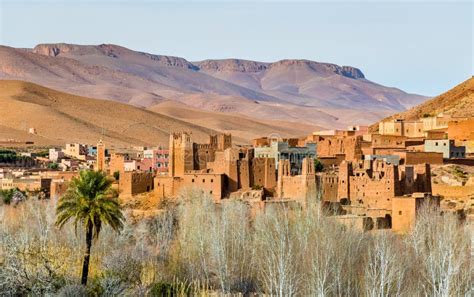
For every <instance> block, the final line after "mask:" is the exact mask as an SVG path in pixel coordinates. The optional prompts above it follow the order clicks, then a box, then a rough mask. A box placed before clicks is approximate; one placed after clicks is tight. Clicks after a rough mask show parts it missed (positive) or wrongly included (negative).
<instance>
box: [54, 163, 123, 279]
mask: <svg viewBox="0 0 474 297" xmlns="http://www.w3.org/2000/svg"><path fill="white" fill-rule="evenodd" d="M117 196H118V195H117V191H115V190H113V189H112V180H110V179H109V178H107V176H106V175H105V173H103V172H100V171H81V172H80V173H79V176H78V177H77V178H73V179H72V181H71V183H70V185H69V188H68V190H67V192H66V193H65V194H64V196H62V197H61V198H60V199H59V202H58V206H57V208H56V225H57V226H58V227H59V228H62V227H63V226H64V224H66V223H67V222H68V221H69V220H70V219H73V220H74V226H75V228H76V230H77V227H78V225H82V226H83V227H84V228H85V232H86V250H85V253H84V261H83V265H82V276H81V284H83V285H87V277H88V274H89V260H90V253H91V247H92V239H93V238H98V237H99V232H100V230H101V227H102V224H106V225H109V226H110V227H112V229H113V230H115V231H116V232H120V231H121V230H122V229H123V222H124V221H125V218H124V216H123V214H122V210H121V207H120V204H119V201H118V197H117Z"/></svg>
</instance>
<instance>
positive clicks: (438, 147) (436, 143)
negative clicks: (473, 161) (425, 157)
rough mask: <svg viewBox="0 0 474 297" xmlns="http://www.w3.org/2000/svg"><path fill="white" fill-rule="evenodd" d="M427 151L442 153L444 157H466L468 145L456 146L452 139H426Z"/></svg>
mask: <svg viewBox="0 0 474 297" xmlns="http://www.w3.org/2000/svg"><path fill="white" fill-rule="evenodd" d="M425 152H435V153H442V154H443V158H444V159H454V158H465V157H466V147H464V146H456V145H455V143H454V140H450V139H426V140H425Z"/></svg>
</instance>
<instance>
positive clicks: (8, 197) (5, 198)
mask: <svg viewBox="0 0 474 297" xmlns="http://www.w3.org/2000/svg"><path fill="white" fill-rule="evenodd" d="M0 198H1V200H2V202H3V203H4V204H7V205H8V204H10V203H12V202H13V203H14V204H17V203H19V202H21V201H23V200H25V199H26V194H25V193H24V192H22V191H20V190H19V189H18V188H15V189H8V190H0Z"/></svg>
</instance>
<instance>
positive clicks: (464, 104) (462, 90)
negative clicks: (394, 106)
mask: <svg viewBox="0 0 474 297" xmlns="http://www.w3.org/2000/svg"><path fill="white" fill-rule="evenodd" d="M439 113H445V114H450V115H452V116H454V117H471V118H474V77H471V78H469V79H467V80H465V81H464V82H462V83H460V84H459V85H457V86H455V87H454V88H452V89H450V90H448V91H447V92H445V93H443V94H441V95H439V96H436V97H434V98H433V99H431V100H428V101H426V102H424V103H422V104H420V105H417V106H415V107H413V108H410V109H408V110H406V111H404V112H401V113H396V114H394V115H392V116H389V117H387V118H385V119H384V120H389V119H407V120H414V119H419V118H421V117H424V116H434V115H437V114H439ZM371 128H372V129H375V130H376V129H378V123H377V124H375V125H373V126H372V127H371ZM473 129H474V127H473Z"/></svg>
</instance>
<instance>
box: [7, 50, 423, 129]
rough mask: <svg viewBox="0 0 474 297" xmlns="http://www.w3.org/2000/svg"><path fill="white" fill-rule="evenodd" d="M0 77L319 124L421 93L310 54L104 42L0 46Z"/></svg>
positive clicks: (370, 114) (150, 104) (393, 106)
mask: <svg viewBox="0 0 474 297" xmlns="http://www.w3.org/2000/svg"><path fill="white" fill-rule="evenodd" d="M0 79H17V80H25V81H30V82H34V83H37V84H40V85H44V86H47V87H50V88H53V89H56V90H60V91H63V92H68V93H72V94H76V95H80V96H87V97H91V98H102V99H109V100H114V101H119V102H123V103H128V104H131V105H135V106H140V107H146V108H151V109H156V108H154V106H155V105H158V106H159V105H160V104H161V103H163V102H166V101H173V102H178V103H179V104H180V106H185V107H186V108H190V109H198V110H201V111H206V112H215V111H217V112H225V113H231V114H233V115H236V116H242V115H243V116H246V117H249V118H252V119H254V120H265V121H267V120H270V121H273V120H276V121H290V122H296V123H298V124H300V123H304V124H307V125H311V126H320V127H324V128H332V127H345V126H347V125H349V124H357V123H358V124H368V123H372V122H374V121H377V120H379V119H380V118H383V117H385V116H388V115H390V114H393V113H394V112H399V111H402V110H405V109H406V108H408V107H410V106H413V105H415V104H418V103H420V102H421V101H423V100H425V99H426V98H425V97H423V96H418V95H413V94H407V93H405V92H403V91H401V90H399V89H396V88H389V87H385V86H382V85H379V84H376V83H374V82H371V81H369V80H368V79H367V78H366V77H365V75H364V74H363V73H362V71H361V70H360V69H357V68H355V67H350V66H338V65H334V64H329V63H319V62H314V61H308V60H282V61H277V62H274V63H264V62H257V61H246V60H238V59H228V60H206V61H201V62H189V61H187V60H185V59H184V58H180V57H171V56H162V55H154V54H149V53H143V52H137V51H133V50H130V49H127V48H124V47H121V46H117V45H109V44H102V45H97V46H96V45H73V44H41V45H38V46H36V47H35V48H33V49H16V48H12V47H6V46H0Z"/></svg>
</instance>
